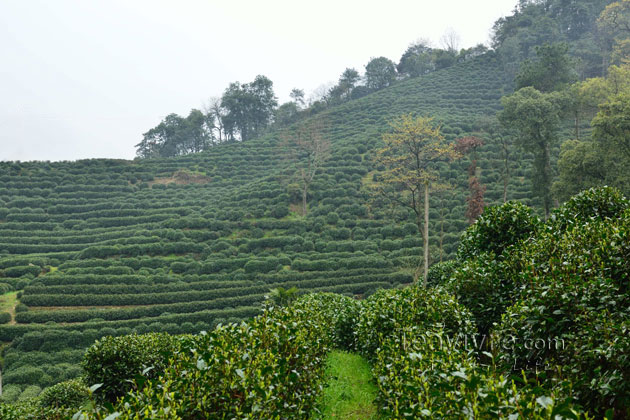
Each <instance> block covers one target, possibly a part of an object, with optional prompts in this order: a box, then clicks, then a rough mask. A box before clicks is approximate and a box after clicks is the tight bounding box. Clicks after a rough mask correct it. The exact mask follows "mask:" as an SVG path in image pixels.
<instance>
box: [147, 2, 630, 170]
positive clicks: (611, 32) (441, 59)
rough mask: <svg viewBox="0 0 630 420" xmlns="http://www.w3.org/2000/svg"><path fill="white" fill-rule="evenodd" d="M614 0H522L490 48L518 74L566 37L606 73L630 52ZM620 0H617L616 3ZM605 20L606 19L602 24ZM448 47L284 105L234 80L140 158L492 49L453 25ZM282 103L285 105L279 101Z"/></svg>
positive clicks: (198, 147)
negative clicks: (469, 41)
mask: <svg viewBox="0 0 630 420" xmlns="http://www.w3.org/2000/svg"><path fill="white" fill-rule="evenodd" d="M610 3H612V0H597V1H586V0H577V1H571V2H567V1H564V0H520V1H519V3H518V4H517V5H516V7H515V9H514V12H513V14H512V15H510V16H507V17H503V18H500V19H499V20H497V21H496V22H495V24H494V27H493V36H492V42H491V48H492V50H493V51H494V52H496V53H497V54H499V56H500V59H501V62H502V65H503V68H504V71H506V72H507V73H508V74H511V76H512V77H514V76H516V73H517V72H518V69H519V68H520V67H521V64H522V63H523V62H524V61H526V60H528V59H532V58H533V57H535V49H536V47H537V46H540V45H542V44H545V43H549V44H553V43H566V44H567V45H568V47H569V48H568V49H569V53H570V55H571V57H574V58H575V59H576V61H575V64H576V67H575V70H576V74H577V75H578V76H579V78H580V79H584V78H588V77H601V76H603V75H604V74H605V72H606V69H607V68H608V66H609V65H610V64H611V63H614V62H619V60H620V58H621V57H623V56H624V55H625V56H627V54H628V52H629V50H630V47H629V45H630V44H629V43H627V42H626V41H624V40H623V39H620V38H619V33H620V32H623V25H622V24H621V23H617V22H618V19H617V17H618V15H620V13H621V15H620V16H621V20H619V22H622V20H623V16H624V15H623V13H625V12H624V10H623V7H625V6H623V5H621V6H620V7H619V8H618V9H615V10H613V11H612V12H611V14H610V15H609V16H607V17H606V18H604V19H600V21H601V22H604V21H606V23H605V24H598V22H600V21H598V18H600V14H601V13H602V11H603V10H604V8H605V7H606V6H607V5H609V4H610ZM617 3H619V4H622V3H624V2H623V1H621V2H616V3H615V4H617ZM601 22H600V23H601ZM441 44H442V48H436V47H434V46H432V45H431V43H430V42H429V41H426V40H418V41H415V42H413V43H411V44H410V45H409V47H408V48H407V49H406V50H405V52H404V53H403V54H402V56H401V57H400V59H399V60H398V62H397V63H396V62H394V61H392V60H390V59H388V58H386V57H376V58H372V59H370V61H369V62H368V63H367V64H366V66H365V71H364V73H363V75H362V74H360V72H359V71H357V70H356V69H354V68H347V69H345V70H344V72H343V73H342V74H341V76H340V77H339V80H338V82H337V83H336V84H334V85H333V86H332V87H330V88H324V87H322V89H323V90H322V89H319V91H318V92H316V93H315V95H314V97H313V98H310V100H308V102H307V101H306V98H305V93H304V91H303V90H301V89H298V88H295V89H293V90H292V91H291V94H290V97H291V101H289V102H286V103H283V104H280V105H279V104H278V102H277V98H276V96H275V93H274V91H273V82H272V81H271V80H270V79H268V78H267V77H265V76H263V75H259V76H256V78H255V79H254V81H252V82H250V83H240V82H234V83H231V84H230V85H229V86H228V87H227V88H226V89H225V91H224V93H223V95H222V96H221V97H220V98H213V99H212V100H211V101H210V103H209V104H207V106H206V107H205V108H204V109H203V110H198V109H192V110H191V111H190V113H189V115H188V116H186V117H182V116H179V115H177V114H170V115H168V116H167V117H165V118H164V120H163V121H162V122H160V124H158V125H157V126H156V127H154V128H152V129H150V130H149V131H147V132H146V133H144V135H143V139H142V141H141V142H140V143H138V144H137V145H136V152H137V155H138V157H143V158H146V157H167V156H176V155H182V154H187V153H196V152H200V151H203V150H206V149H207V148H208V147H211V146H212V145H215V144H219V143H223V142H229V141H237V140H240V141H247V140H249V139H252V138H255V137H258V136H260V135H262V134H263V133H264V132H265V131H266V130H268V129H269V128H275V129H277V128H282V127H286V126H289V125H291V124H293V123H295V122H297V121H300V120H303V119H305V118H308V117H311V116H313V115H315V114H317V113H320V112H322V111H324V110H326V109H327V108H329V107H332V106H335V105H339V104H341V103H344V102H347V101H349V100H352V99H358V98H361V97H363V96H365V95H367V94H369V93H371V92H375V91H377V90H380V89H383V88H385V87H388V86H391V85H392V84H394V83H396V82H398V81H401V80H404V79H408V78H412V77H418V76H422V75H425V74H427V73H430V72H433V71H437V70H441V69H445V68H448V67H451V66H453V65H455V64H457V63H461V62H464V61H467V60H471V59H474V58H475V57H478V56H480V55H483V54H486V53H487V52H488V51H490V50H489V49H488V47H486V46H484V45H482V44H480V45H477V46H475V47H472V48H463V49H460V48H459V45H458V44H459V39H458V36H457V35H456V33H455V32H454V31H451V32H447V33H445V35H444V36H443V37H442V39H441ZM278 105H279V106H278Z"/></svg>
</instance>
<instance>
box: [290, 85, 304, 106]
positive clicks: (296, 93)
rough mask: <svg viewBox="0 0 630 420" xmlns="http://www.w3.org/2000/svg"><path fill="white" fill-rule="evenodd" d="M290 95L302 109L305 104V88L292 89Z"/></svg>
mask: <svg viewBox="0 0 630 420" xmlns="http://www.w3.org/2000/svg"><path fill="white" fill-rule="evenodd" d="M289 97H290V98H291V100H292V101H293V102H294V103H295V105H296V106H297V107H298V108H299V109H301V108H302V107H303V106H304V90H303V89H298V88H293V89H291V93H289Z"/></svg>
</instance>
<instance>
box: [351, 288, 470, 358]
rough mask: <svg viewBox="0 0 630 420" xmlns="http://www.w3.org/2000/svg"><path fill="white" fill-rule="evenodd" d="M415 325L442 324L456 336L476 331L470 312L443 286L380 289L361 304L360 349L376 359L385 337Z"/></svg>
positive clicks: (436, 325) (421, 326) (357, 329)
mask: <svg viewBox="0 0 630 420" xmlns="http://www.w3.org/2000/svg"><path fill="white" fill-rule="evenodd" d="M411 326H417V327H419V328H427V329H431V328H436V327H439V328H442V329H443V330H444V332H445V334H448V335H452V336H455V335H458V334H464V335H472V334H473V333H474V324H473V321H472V317H471V315H470V312H468V310H466V309H465V308H464V307H462V306H461V305H460V304H459V303H457V300H456V299H455V298H454V297H453V296H452V295H451V294H449V293H448V292H446V291H445V290H443V289H440V288H434V289H424V288H422V287H421V286H410V287H405V288H402V289H393V290H380V291H378V292H376V293H375V294H373V295H372V296H370V297H369V298H368V299H367V300H366V301H365V302H364V303H363V305H362V306H361V311H360V313H359V319H358V321H357V326H356V335H357V347H358V350H359V351H360V352H362V353H363V354H364V355H365V356H366V357H368V358H370V359H373V358H374V357H375V356H376V351H377V349H379V348H380V347H381V346H382V343H383V341H384V340H386V339H387V338H388V337H390V336H397V335H399V334H400V331H402V329H404V328H406V327H411Z"/></svg>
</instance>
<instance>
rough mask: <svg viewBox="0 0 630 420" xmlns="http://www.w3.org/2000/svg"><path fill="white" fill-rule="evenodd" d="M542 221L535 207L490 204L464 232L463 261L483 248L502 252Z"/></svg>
mask: <svg viewBox="0 0 630 420" xmlns="http://www.w3.org/2000/svg"><path fill="white" fill-rule="evenodd" d="M539 223H540V221H539V220H538V218H537V217H535V216H533V215H532V210H531V209H530V208H529V207H527V206H525V205H524V204H521V203H517V202H512V201H510V202H507V203H505V204H503V205H501V206H498V207H487V208H485V209H484V211H483V213H482V215H481V216H479V219H477V221H476V222H475V223H474V224H473V225H472V226H470V227H469V228H468V229H467V230H466V231H465V232H464V234H463V235H462V238H461V242H460V245H459V248H458V250H457V257H458V259H459V260H460V261H463V260H465V259H467V258H471V257H474V256H476V255H478V254H480V253H483V252H492V253H493V254H495V255H500V254H501V253H502V252H503V250H504V249H506V248H507V247H508V246H510V245H515V244H517V243H518V242H519V241H521V240H523V239H526V238H527V237H529V236H530V235H531V234H532V233H533V232H534V231H535V229H536V227H537V226H538V225H539Z"/></svg>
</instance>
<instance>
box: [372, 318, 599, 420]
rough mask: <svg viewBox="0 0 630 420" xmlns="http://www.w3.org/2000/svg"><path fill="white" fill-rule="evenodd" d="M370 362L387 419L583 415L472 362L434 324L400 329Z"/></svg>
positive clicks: (559, 397)
mask: <svg viewBox="0 0 630 420" xmlns="http://www.w3.org/2000/svg"><path fill="white" fill-rule="evenodd" d="M382 345H383V347H382V348H381V349H379V351H378V353H377V358H376V361H375V364H374V374H375V376H376V377H377V378H378V389H379V397H378V403H379V406H380V407H382V410H383V412H382V414H383V416H384V417H385V418H387V419H410V420H411V419H421V418H426V419H433V418H438V419H462V418H474V419H494V418H510V419H511V418H515V419H516V418H522V419H562V418H567V419H569V418H570V419H588V418H589V417H588V416H586V415H584V414H582V413H581V412H580V409H579V407H576V406H574V405H573V404H572V401H571V399H570V398H567V397H566V396H564V393H562V392H560V393H558V392H554V391H547V390H545V389H543V388H540V387H537V386H536V383H535V382H532V383H529V382H527V381H521V382H519V383H518V384H517V383H516V382H515V381H514V380H508V379H506V378H503V377H501V376H497V375H495V374H494V373H493V371H492V370H491V369H489V368H483V367H480V366H478V365H477V364H476V362H475V360H474V356H473V355H472V354H471V353H470V352H469V349H467V348H466V346H465V345H464V342H462V341H456V340H455V341H454V340H451V339H449V338H448V337H447V336H445V335H444V334H443V333H442V332H441V331H440V330H439V329H434V330H433V331H432V330H427V329H424V328H416V327H410V328H405V329H404V333H403V334H401V335H399V336H391V337H389V338H388V339H386V340H385V341H384V342H383V344H382Z"/></svg>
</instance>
